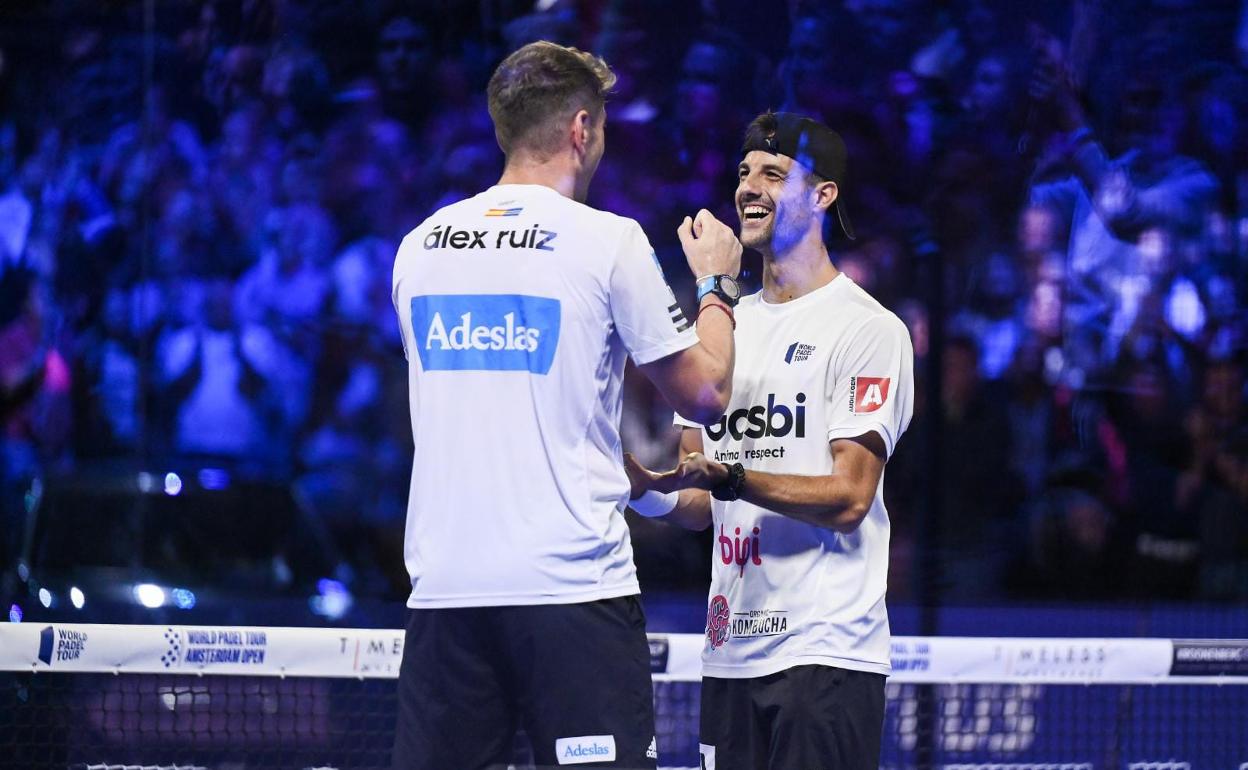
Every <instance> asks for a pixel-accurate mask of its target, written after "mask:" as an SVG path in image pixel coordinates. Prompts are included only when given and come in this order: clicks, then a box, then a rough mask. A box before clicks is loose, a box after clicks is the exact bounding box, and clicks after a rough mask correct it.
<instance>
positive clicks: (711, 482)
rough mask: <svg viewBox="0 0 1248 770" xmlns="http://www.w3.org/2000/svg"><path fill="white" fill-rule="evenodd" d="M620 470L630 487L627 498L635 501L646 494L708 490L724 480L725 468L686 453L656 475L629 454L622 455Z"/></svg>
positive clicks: (720, 464)
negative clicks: (677, 463)
mask: <svg viewBox="0 0 1248 770" xmlns="http://www.w3.org/2000/svg"><path fill="white" fill-rule="evenodd" d="M624 471H625V472H626V473H627V474H628V483H629V486H630V487H631V489H630V493H629V499H632V500H636V499H637V498H638V497H641V496H642V495H643V494H645V493H646V492H650V491H654V492H659V493H662V494H666V493H668V492H677V491H680V490H682V489H707V490H709V489H712V488H714V487H716V486H719V485H720V484H722V483H723V482H725V481H727V480H728V469H727V468H726V467H725V466H724V464H723V463H718V462H715V461H714V460H712V459H711V458H709V457H707V456H706V455H704V454H702V453H701V452H690V453H689V454H687V455H685V458H684V459H683V460H681V461H680V465H677V466H676V467H675V468H673V469H672V470H670V471H665V472H663V473H656V472H655V471H652V470H650V469H649V468H647V467H645V466H644V465H642V464H641V463H640V462H638V461H637V458H636V457H633V455H632V454H631V453H629V452H625V453H624Z"/></svg>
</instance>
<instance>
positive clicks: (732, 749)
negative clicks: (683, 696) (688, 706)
mask: <svg viewBox="0 0 1248 770" xmlns="http://www.w3.org/2000/svg"><path fill="white" fill-rule="evenodd" d="M884 679H885V677H884V675H883V674H870V673H866V672H862V671H849V670H846V669H843V668H833V667H832V666H795V667H793V668H790V669H787V670H785V671H781V672H779V673H776V674H771V675H769V676H760V677H756V678H752V679H718V678H712V677H703V679H702V715H701V730H700V735H701V737H700V738H699V741H700V742H701V744H702V746H701V749H700V750H701V756H702V768H703V770H878V768H879V766H880V740H881V737H882V735H883V732H884Z"/></svg>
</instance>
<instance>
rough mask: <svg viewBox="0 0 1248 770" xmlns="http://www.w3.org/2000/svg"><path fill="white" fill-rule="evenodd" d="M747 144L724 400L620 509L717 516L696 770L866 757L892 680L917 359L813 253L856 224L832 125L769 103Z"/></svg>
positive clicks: (697, 524)
mask: <svg viewBox="0 0 1248 770" xmlns="http://www.w3.org/2000/svg"><path fill="white" fill-rule="evenodd" d="M744 151H745V156H744V159H743V160H742V162H741V165H740V169H739V171H740V183H739V186H738V188H737V195H736V197H737V209H738V213H739V214H740V215H741V241H742V243H743V244H745V245H746V246H750V247H753V248H757V249H758V250H759V251H761V252H762V255H763V262H764V272H763V289H762V291H761V292H759V293H758V294H754V295H752V296H749V297H746V298H744V299H742V300H741V302H740V304H739V305H738V306H737V308H736V322H737V325H736V342H737V365H736V374H735V375H734V378H733V394H732V399H731V403H730V404H729V406H728V410H727V412H726V413H725V414H724V415H723V416H722V417H721V418H719V419H718V420H717V421H714V422H712V423H710V424H706V425H705V426H703V425H701V424H699V423H698V422H697V421H691V420H687V419H683V418H680V417H678V418H677V423H678V424H679V425H681V426H684V430H683V431H682V439H681V450H682V454H683V455H684V460H683V461H682V462H681V463H680V465H679V466H678V467H677V468H676V469H675V470H674V471H670V472H668V473H666V474H656V473H653V472H651V471H648V470H646V469H644V468H641V467H640V466H639V465H637V464H636V463H635V461H633V460H632V458H631V457H630V458H628V460H629V473H630V478H631V480H632V481H633V492H634V494H635V496H639V499H638V500H635V501H633V505H634V507H640V509H642V510H643V512H645V513H647V514H649V515H659V514H660V513H662V512H663V511H664V510H667V509H671V510H670V514H669V517H670V518H672V519H673V520H675V521H677V522H679V523H681V524H683V525H685V526H688V527H692V528H697V529H701V528H704V527H706V526H707V525H708V524H709V525H711V526H712V527H713V530H712V534H713V536H714V544H715V547H714V550H713V552H712V555H711V565H712V568H711V590H710V600H709V602H708V607H707V625H706V641H705V647H704V652H703V659H702V660H703V676H704V679H703V686H702V705H701V708H702V711H701V727H700V734H701V744H702V746H701V752H702V763H703V768H705V770H738V769H741V770H744V769H748V770H818V769H821V768H827V769H829V770H832V769H833V768H835V769H836V770H858V769H861V770H866V769H867V768H870V769H871V770H875V768H877V767H878V766H879V757H880V740H881V733H882V730H883V721H884V679H885V676H886V675H887V674H888V673H889V630H888V615H887V613H886V610H885V605H884V594H885V588H886V577H887V572H888V538H889V521H888V512H887V511H886V510H885V508H884V499H883V496H882V489H883V472H884V464H885V462H886V461H887V459H888V457H889V456H890V455H891V454H892V452H893V449H894V448H895V447H896V445H897V441H898V439H900V438H901V435H902V433H903V432H904V431H905V429H906V426H907V425H908V424H909V422H910V417H911V411H912V408H913V407H912V399H913V392H914V384H913V373H912V371H913V358H914V354H913V350H912V348H911V344H910V336H909V333H908V332H907V330H906V327H905V326H904V325H903V324H902V322H901V321H900V320H898V318H897V316H895V315H894V314H893V313H891V312H889V311H888V310H887V309H885V308H884V307H883V306H881V305H880V303H878V302H876V301H875V300H874V299H872V298H871V297H870V296H869V295H868V294H867V293H866V292H865V291H863V290H862V289H861V288H860V287H858V286H857V285H856V284H854V283H853V282H852V281H851V280H850V279H849V277H848V276H846V275H844V274H842V273H840V272H838V271H837V270H836V268H835V267H834V266H833V265H832V263H831V261H830V260H829V257H828V253H827V250H826V247H825V246H824V242H823V238H822V232H823V224H824V219H825V217H826V216H829V215H832V212H830V211H829V209H836V211H835V216H837V217H838V219H839V222H840V225H841V227H842V229H843V230H844V231H845V233H846V235H848V236H850V237H852V236H853V230H852V227H851V225H850V222H849V218H848V216H847V214H846V212H845V209H844V206H843V202H842V201H841V198H840V195H841V194H842V193H843V192H844V186H845V164H846V153H845V146H844V143H843V142H842V141H841V138H840V137H839V136H838V135H837V134H836V133H835V132H833V131H832V130H831V129H829V128H827V127H825V126H823V125H821V124H819V123H817V122H815V121H813V120H810V119H809V118H804V117H801V116H798V115H793V114H789V113H766V114H764V115H761V116H759V117H758V118H757V119H756V120H755V121H754V122H753V123H752V124H751V125H750V127H749V129H748V131H747V133H746V141H745V147H744ZM711 283H712V282H711V281H708V282H707V286H706V288H710V284H711ZM701 288H703V287H700V289H701ZM704 317H705V316H704ZM673 490H684V491H681V492H679V496H678V497H677V496H675V495H673V494H672V491H673ZM708 490H709V493H708ZM643 492H644V494H642V493H643Z"/></svg>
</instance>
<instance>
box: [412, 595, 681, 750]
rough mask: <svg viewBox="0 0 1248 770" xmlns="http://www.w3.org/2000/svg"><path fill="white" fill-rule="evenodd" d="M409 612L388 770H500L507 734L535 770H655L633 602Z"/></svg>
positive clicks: (640, 628) (649, 691) (639, 620)
mask: <svg viewBox="0 0 1248 770" xmlns="http://www.w3.org/2000/svg"><path fill="white" fill-rule="evenodd" d="M409 612H410V614H409V616H408V623H407V635H406V639H405V641H404V646H403V662H402V664H401V666H400V669H399V714H398V724H397V726H396V730H395V742H394V754H393V764H394V768H395V770H450V769H452V768H453V769H454V770H480V769H483V768H505V767H506V766H507V765H508V763H509V762H510V761H511V759H512V753H513V749H514V745H515V734H516V728H517V727H522V728H524V731H525V732H526V733H527V734H528V736H529V740H530V741H531V742H532V745H533V755H534V759H535V761H536V764H537V766H538V767H560V766H563V765H583V766H585V767H619V768H637V769H638V770H643V769H644V770H653V768H654V767H655V758H656V747H655V739H654V694H653V692H654V690H653V685H652V684H651V680H650V647H649V644H648V643H647V642H646V618H645V614H644V612H643V611H642V608H641V601H640V599H638V597H636V596H625V597H620V598H617V599H603V600H600V601H596V602H587V603H584V604H551V605H538V606H525V607H462V608H453V609H419V610H410V611H409ZM612 757H614V759H612Z"/></svg>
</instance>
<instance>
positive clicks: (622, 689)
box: [393, 43, 741, 770]
mask: <svg viewBox="0 0 1248 770" xmlns="http://www.w3.org/2000/svg"><path fill="white" fill-rule="evenodd" d="M613 81H614V76H613V75H612V74H611V72H610V70H609V69H608V68H607V66H606V64H605V63H604V62H603V61H602V60H601V59H598V58H595V57H593V56H590V55H589V54H585V53H582V52H580V51H577V50H576V49H572V48H565V47H563V46H558V45H555V44H552V43H533V44H530V45H527V46H525V47H523V48H521V49H519V50H518V51H516V52H515V53H513V54H512V55H511V56H509V57H508V58H507V59H506V60H505V61H504V62H503V63H502V64H501V65H500V66H499V68H498V69H497V71H496V72H495V73H494V75H493V77H492V78H491V81H490V85H489V108H490V115H491V117H492V118H493V120H494V124H495V133H496V135H497V137H498V141H499V145H500V146H501V147H502V149H503V152H504V153H505V154H506V156H507V157H506V166H505V169H504V172H503V177H502V179H501V180H500V182H499V184H498V185H496V186H494V187H491V188H489V189H488V190H485V191H484V192H482V193H481V194H479V195H476V196H474V197H472V198H469V199H467V200H464V201H461V202H458V203H455V204H452V205H449V206H447V207H445V208H443V209H441V210H440V211H438V212H436V213H434V214H433V215H432V216H430V217H429V219H427V220H426V221H425V222H424V223H422V224H421V225H420V226H419V227H417V228H416V229H415V230H413V231H412V232H411V233H410V234H409V235H408V236H407V237H406V238H405V239H404V241H403V243H402V245H401V246H400V247H399V252H398V255H397V257H396V259H395V264H394V283H393V299H394V306H395V310H396V312H397V313H398V317H399V323H400V325H401V327H402V334H403V343H404V348H405V351H406V354H407V358H408V371H409V376H408V384H409V390H410V403H411V421H412V434H413V438H414V441H415V456H414V461H413V466H412V479H411V492H410V497H409V502H408V512H407V529H406V534H405V542H404V558H405V561H406V565H407V569H408V572H409V573H410V575H411V582H412V592H411V595H410V598H409V599H408V603H407V605H408V607H409V608H410V610H409V617H408V625H407V634H406V637H405V644H404V651H403V661H402V665H401V668H400V677H399V715H398V725H397V730H396V740H395V748H394V766H395V767H396V768H403V769H404V770H416V769H420V770H449V769H450V768H455V769H456V770H461V769H462V770H477V769H478V768H494V767H497V768H503V767H506V766H507V765H508V764H509V762H510V760H511V751H512V747H513V745H514V736H515V732H516V728H517V727H518V726H522V727H523V728H524V730H525V732H526V733H527V734H528V736H529V739H530V741H531V743H532V745H533V752H534V755H535V758H536V760H537V763H538V765H540V766H543V767H547V766H550V767H553V766H556V765H570V764H587V763H592V764H594V766H597V767H626V768H653V767H654V766H655V757H656V746H655V738H654V713H653V701H652V688H651V680H650V669H649V647H648V645H647V642H646V636H645V617H644V615H643V613H642V609H641V605H640V603H639V601H638V597H637V594H638V585H637V577H636V574H635V572H634V567H633V557H632V546H631V544H630V541H629V535H628V528H627V526H626V525H625V522H624V517H623V510H624V508H625V505H626V504H627V502H628V498H629V482H628V477H627V475H626V474H625V471H624V467H623V459H622V453H621V449H620V436H619V422H620V408H621V395H622V388H621V385H622V375H623V371H624V365H625V360H626V359H627V358H628V357H631V358H632V359H633V361H634V362H636V363H637V365H638V366H639V368H640V369H641V371H642V372H643V373H645V374H646V375H647V376H648V377H650V379H651V380H652V381H653V382H654V383H655V385H656V386H657V387H658V389H659V390H660V391H661V392H662V393H663V394H664V396H665V397H666V398H667V399H668V400H669V402H670V403H672V404H673V405H674V406H675V408H676V409H677V411H679V412H680V413H681V414H683V415H685V416H686V417H689V418H692V419H695V420H704V421H709V420H712V419H714V418H715V417H717V416H718V415H720V414H722V412H723V409H724V407H725V405H726V403H727V399H728V397H729V392H730V388H731V376H732V362H733V342H732V328H731V318H730V317H729V314H728V313H727V312H726V309H725V308H723V307H721V308H720V310H719V311H718V312H715V313H714V316H713V317H711V316H707V318H706V319H705V320H704V321H703V323H702V324H701V325H700V326H699V327H698V329H697V331H696V332H695V331H694V330H693V328H692V326H691V324H690V323H689V322H688V321H687V320H686V318H685V317H684V315H683V313H682V312H681V310H680V307H679V306H678V305H677V304H676V301H675V299H674V298H673V297H672V293H671V291H670V289H668V287H667V284H666V283H665V281H664V279H663V275H662V272H661V271H660V269H659V266H658V263H657V262H656V260H655V258H654V252H653V250H652V249H651V248H650V244H649V243H648V241H647V240H646V236H645V235H644V234H643V233H642V231H641V228H640V227H639V226H638V225H637V223H636V222H634V221H632V220H629V219H624V218H622V217H618V216H614V215H612V214H608V213H605V212H602V211H596V210H594V209H592V208H589V207H588V206H586V205H584V203H583V201H584V199H585V194H586V191H587V189H588V186H589V182H590V180H591V178H592V177H593V175H594V171H595V170H596V168H597V166H598V161H599V159H600V158H601V157H602V153H603V148H604V141H605V140H604V122H605V119H606V115H605V111H604V95H605V93H606V92H607V91H608V90H609V89H610V87H611V84H612V83H613ZM678 235H679V237H680V239H681V243H682V245H683V247H684V249H685V254H686V258H687V259H688V262H689V265H690V268H691V269H692V270H694V271H695V272H696V273H697V274H698V275H704V274H713V275H720V276H721V277H722V278H723V279H724V280H729V279H730V278H731V277H732V276H735V275H736V273H737V270H738V268H739V265H740V255H741V245H740V243H738V241H737V239H736V236H735V235H734V234H733V232H732V230H731V229H730V228H728V227H727V226H726V225H723V224H722V223H720V222H718V221H716V220H715V218H714V217H712V216H711V215H710V214H709V213H707V212H699V214H698V217H697V218H696V220H690V219H688V218H686V220H685V222H684V223H683V224H682V226H681V228H680V230H679V233H678ZM722 303H723V300H722V299H721V298H719V297H717V296H711V297H708V298H707V299H706V300H704V301H703V303H702V305H701V309H703V310H705V309H709V308H713V307H717V306H720V305H722Z"/></svg>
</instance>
